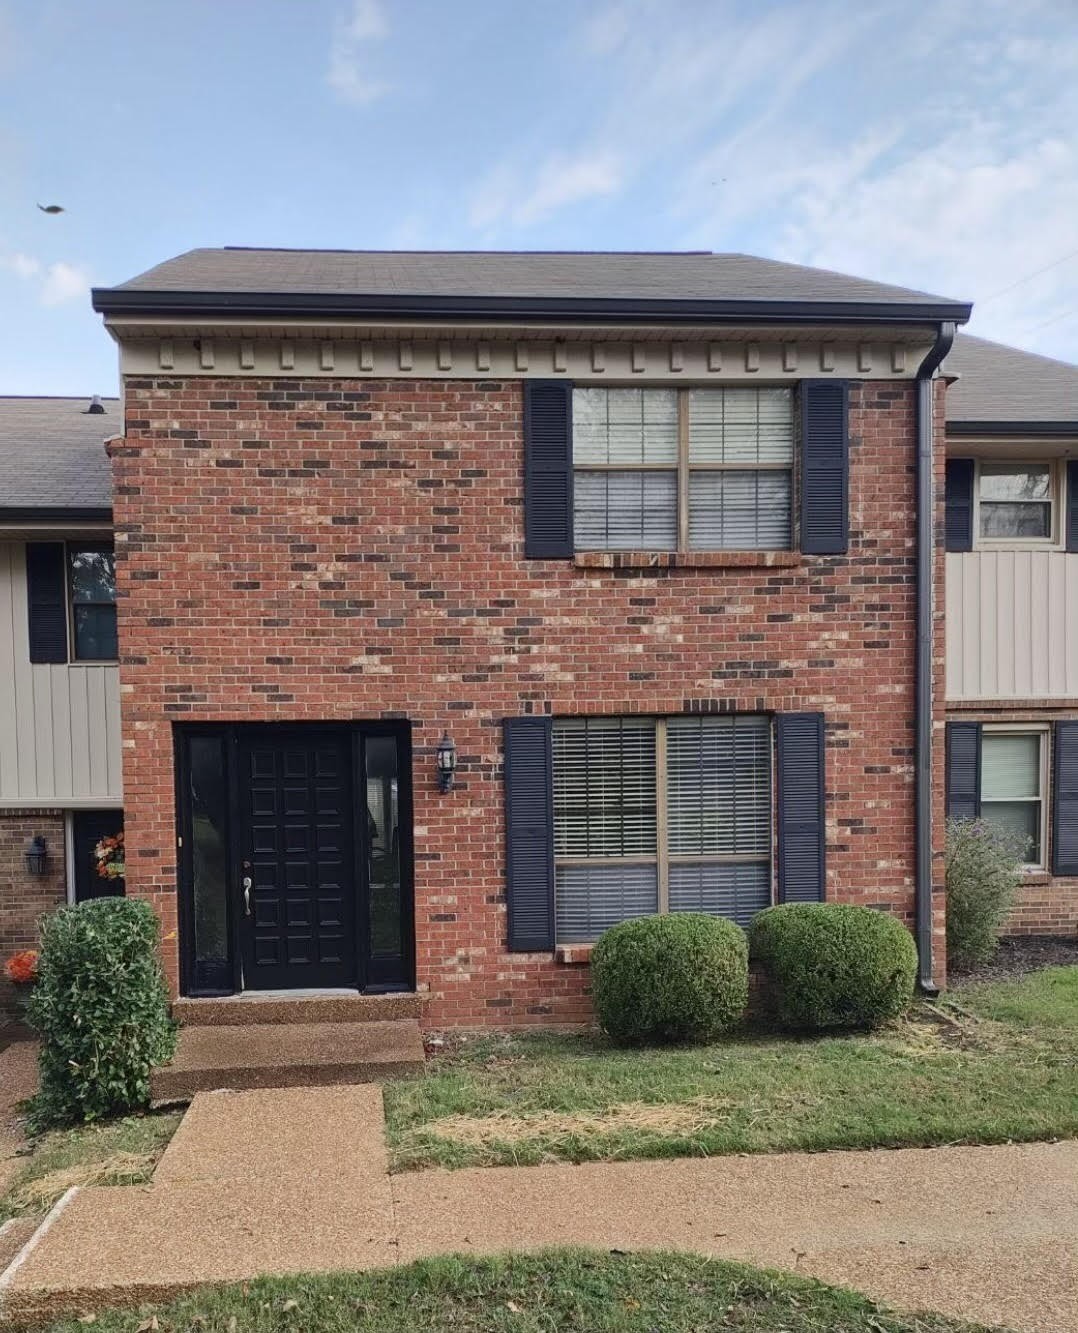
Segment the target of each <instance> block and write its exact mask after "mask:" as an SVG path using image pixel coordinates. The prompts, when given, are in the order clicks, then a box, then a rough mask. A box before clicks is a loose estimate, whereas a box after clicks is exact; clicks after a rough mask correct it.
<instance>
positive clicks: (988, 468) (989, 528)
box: [977, 461, 1059, 543]
mask: <svg viewBox="0 0 1078 1333" xmlns="http://www.w3.org/2000/svg"><path fill="white" fill-rule="evenodd" d="M1058 507H1059V482H1058V469H1057V468H1056V467H1055V466H1054V465H1053V464H1052V463H995V462H987V461H983V462H980V463H978V465H977V534H978V539H979V541H980V542H981V543H991V542H1054V541H1056V540H1058V531H1059V525H1058V520H1057V511H1058Z"/></svg>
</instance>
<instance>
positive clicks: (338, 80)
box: [326, 0, 389, 106]
mask: <svg viewBox="0 0 1078 1333" xmlns="http://www.w3.org/2000/svg"><path fill="white" fill-rule="evenodd" d="M388 33H389V23H388V21H387V20H386V16H385V14H384V13H383V12H382V8H381V5H380V4H379V3H378V0H352V8H351V10H350V12H349V15H348V17H347V18H346V19H342V20H341V21H340V22H339V23H338V24H337V26H336V28H335V30H334V33H333V40H332V42H331V44H330V49H329V69H328V70H327V72H326V82H327V83H328V84H329V86H330V88H331V89H332V90H333V92H334V93H335V94H336V95H337V97H339V98H340V100H341V101H342V102H347V103H349V104H350V105H352V106H366V105H367V104H369V103H370V102H374V101H376V100H377V99H378V98H379V97H381V96H382V95H383V94H384V93H386V92H387V91H388V89H389V85H388V84H387V83H385V82H383V81H382V80H380V79H378V78H375V77H374V76H373V75H371V74H370V73H368V71H367V68H366V66H367V56H368V54H369V53H368V52H367V51H366V50H364V47H365V45H366V43H369V42H372V41H378V40H380V39H381V38H383V37H385V36H387V34H388Z"/></svg>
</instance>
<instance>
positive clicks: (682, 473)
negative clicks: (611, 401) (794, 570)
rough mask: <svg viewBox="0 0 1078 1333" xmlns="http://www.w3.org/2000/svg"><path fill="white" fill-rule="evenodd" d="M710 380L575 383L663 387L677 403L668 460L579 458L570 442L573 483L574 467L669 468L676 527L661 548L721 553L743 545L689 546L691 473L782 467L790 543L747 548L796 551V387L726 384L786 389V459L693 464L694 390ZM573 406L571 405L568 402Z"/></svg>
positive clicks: (579, 548) (580, 469)
mask: <svg viewBox="0 0 1078 1333" xmlns="http://www.w3.org/2000/svg"><path fill="white" fill-rule="evenodd" d="M715 387H716V386H715V385H714V384H707V383H699V384H696V383H687V384H675V385H671V384H667V383H650V384H631V383H623V382H617V383H614V382H612V383H610V384H591V383H587V384H584V383H582V384H578V385H574V386H573V392H574V393H575V392H576V390H577V389H603V390H611V389H642V390H643V391H644V392H645V393H646V392H647V391H648V390H659V391H662V390H666V391H668V392H673V393H674V394H675V395H676V404H677V445H678V449H677V458H676V460H675V461H674V462H671V463H578V462H577V461H576V445H575V442H574V446H573V459H572V472H573V482H574V486H575V483H576V474H577V473H578V472H593V473H597V474H600V475H601V474H603V473H612V472H634V473H640V472H672V473H673V474H674V477H675V481H676V505H677V513H676V530H677V544H676V545H675V546H672V547H661V548H658V549H659V550H661V551H663V552H666V553H669V554H676V555H693V554H701V553H703V552H705V551H706V552H707V553H708V554H711V553H722V552H724V551H733V550H738V549H742V548H737V547H732V546H731V547H699V546H692V545H690V543H689V479H690V477H691V476H692V474H693V473H694V472H701V473H704V472H782V473H789V477H790V531H789V542H788V543H787V545H786V546H764V547H747V548H744V549H746V550H749V551H796V550H797V543H798V483H799V478H798V471H799V468H798V431H799V424H798V391H797V388H796V386H794V385H790V384H772V383H768V384H730V385H728V386H726V387H728V388H739V389H740V388H745V389H785V390H788V391H789V394H790V411H791V417H792V425H793V448H792V451H791V455H790V462H789V463H759V462H757V463H741V462H731V463H727V462H722V463H717V462H706V463H694V462H693V461H692V460H691V458H690V451H689V425H690V422H689V411H690V406H689V405H690V402H691V399H692V394H693V393H694V392H696V391H699V390H702V389H714V388H715ZM570 410H571V406H570ZM574 549H575V550H577V551H593V550H594V551H608V552H615V553H616V552H618V551H623V550H628V549H630V548H627V547H617V546H600V547H591V546H586V547H582V546H576V544H575V541H574Z"/></svg>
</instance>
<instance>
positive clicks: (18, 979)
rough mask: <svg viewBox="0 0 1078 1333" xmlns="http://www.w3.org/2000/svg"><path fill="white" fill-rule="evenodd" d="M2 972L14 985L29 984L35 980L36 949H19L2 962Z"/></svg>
mask: <svg viewBox="0 0 1078 1333" xmlns="http://www.w3.org/2000/svg"><path fill="white" fill-rule="evenodd" d="M4 972H5V974H6V976H7V979H8V980H9V981H12V982H14V983H15V985H16V986H30V985H32V984H33V983H34V982H35V981H36V980H37V950H36V949H20V950H19V952H18V953H13V954H12V955H11V957H10V958H9V959H8V960H7V962H6V963H5V964H4Z"/></svg>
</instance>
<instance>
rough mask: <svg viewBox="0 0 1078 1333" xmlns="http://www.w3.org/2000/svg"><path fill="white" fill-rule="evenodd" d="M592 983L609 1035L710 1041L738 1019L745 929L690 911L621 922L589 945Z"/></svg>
mask: <svg viewBox="0 0 1078 1333" xmlns="http://www.w3.org/2000/svg"><path fill="white" fill-rule="evenodd" d="M591 984H592V996H593V999H594V1002H595V1012H596V1014H597V1015H598V1017H599V1023H600V1025H601V1027H602V1028H603V1030H604V1032H606V1033H608V1034H609V1036H610V1037H612V1038H613V1039H614V1041H617V1042H621V1043H623V1044H625V1045H628V1044H631V1043H634V1042H676V1041H708V1040H710V1039H712V1038H713V1037H717V1036H718V1035H719V1034H720V1033H721V1032H725V1031H726V1030H727V1029H728V1028H731V1027H733V1026H734V1025H735V1024H736V1023H738V1022H739V1021H740V1019H741V1016H742V1014H743V1013H744V1011H745V1005H746V1004H747V1003H748V994H749V958H748V942H747V940H746V939H745V932H744V931H743V930H742V929H741V927H740V926H735V925H734V923H733V922H732V921H722V920H720V919H719V918H717V917H713V916H703V915H701V914H698V913H695V912H684V913H682V912H678V913H676V914H674V915H670V916H645V917H638V918H637V919H636V920H633V921H623V922H621V924H620V925H617V926H612V927H611V928H610V929H609V930H608V931H605V932H604V933H603V934H602V935H601V936H600V937H599V941H598V943H597V944H596V945H595V948H594V949H593V950H592V955H591Z"/></svg>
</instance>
